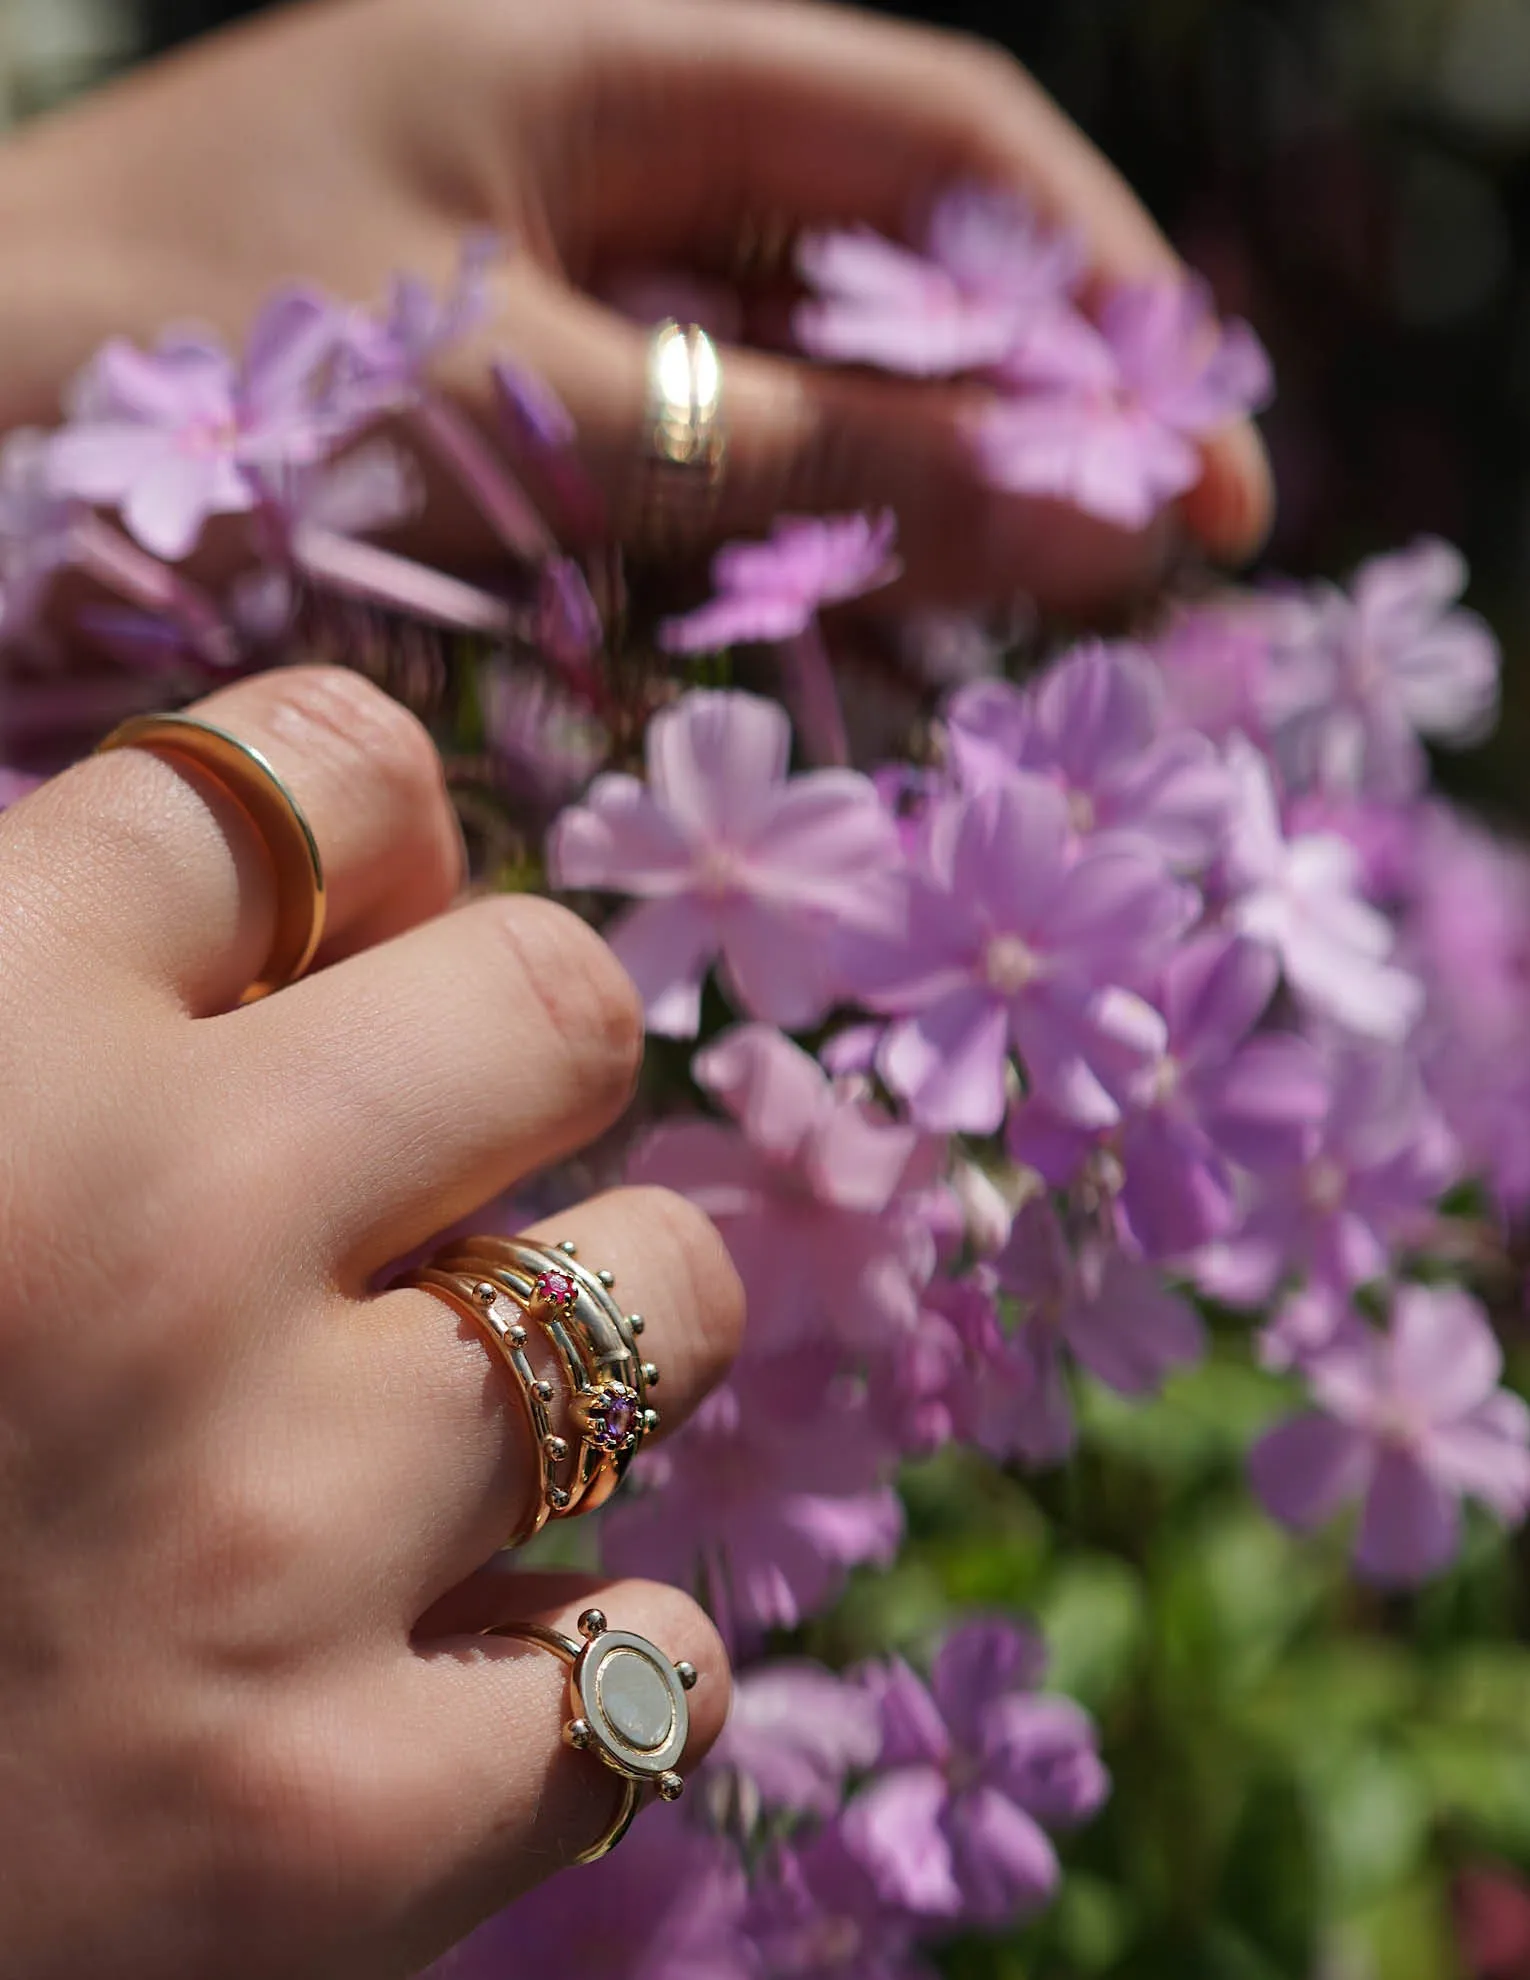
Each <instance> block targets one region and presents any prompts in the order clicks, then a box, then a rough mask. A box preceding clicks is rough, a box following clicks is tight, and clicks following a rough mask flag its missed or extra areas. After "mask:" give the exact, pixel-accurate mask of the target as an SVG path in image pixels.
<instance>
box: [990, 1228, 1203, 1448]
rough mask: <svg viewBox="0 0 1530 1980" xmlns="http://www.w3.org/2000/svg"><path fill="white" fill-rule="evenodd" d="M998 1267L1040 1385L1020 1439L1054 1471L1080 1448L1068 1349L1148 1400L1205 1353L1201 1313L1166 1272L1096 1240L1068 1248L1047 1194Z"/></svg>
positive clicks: (1109, 1380)
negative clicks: (1015, 1303)
mask: <svg viewBox="0 0 1530 1980" xmlns="http://www.w3.org/2000/svg"><path fill="white" fill-rule="evenodd" d="M994 1269H995V1271H996V1272H997V1273H998V1276H999V1284H1000V1285H1001V1286H1002V1287H1003V1288H1004V1290H1005V1291H1006V1292H1007V1293H1010V1294H1011V1295H1012V1296H1013V1297H1015V1298H1016V1299H1018V1300H1019V1301H1020V1304H1021V1325H1020V1335H1019V1339H1020V1342H1021V1345H1022V1346H1023V1348H1024V1350H1025V1352H1026V1354H1027V1355H1028V1356H1029V1358H1030V1361H1031V1365H1032V1371H1033V1382H1032V1389H1031V1394H1030V1396H1029V1397H1028V1398H1027V1400H1026V1403H1025V1407H1024V1410H1023V1412H1022V1414H1021V1415H1020V1417H1019V1419H1018V1421H1017V1423H1016V1426H1015V1442H1016V1445H1017V1447H1018V1448H1019V1449H1020V1451H1021V1452H1022V1453H1023V1454H1024V1455H1025V1456H1026V1457H1028V1458H1029V1459H1030V1460H1031V1462H1032V1463H1034V1464H1056V1463H1058V1462H1059V1461H1060V1460H1061V1459H1062V1458H1064V1457H1066V1456H1067V1455H1068V1453H1069V1452H1070V1451H1071V1450H1072V1448H1073V1444H1074V1440H1075V1434H1076V1433H1075V1429H1074V1422H1073V1410H1072V1405H1071V1404H1070V1402H1069V1399H1068V1391H1067V1386H1066V1382H1065V1380H1064V1361H1063V1351H1064V1349H1066V1350H1067V1351H1068V1352H1069V1353H1071V1354H1072V1355H1073V1356H1074V1357H1075V1358H1076V1359H1077V1360H1078V1361H1080V1362H1081V1363H1082V1364H1083V1366H1084V1367H1085V1368H1087V1369H1088V1370H1089V1372H1090V1374H1091V1375H1093V1376H1095V1377H1097V1379H1098V1380H1099V1381H1101V1382H1103V1383H1105V1384H1106V1386H1107V1387H1109V1388H1112V1389H1115V1390H1116V1391H1117V1392H1118V1393H1119V1394H1121V1395H1126V1396H1140V1395H1148V1394H1151V1393H1152V1392H1153V1391H1154V1390H1155V1389H1157V1388H1158V1387H1159V1385H1160V1384H1161V1383H1162V1382H1163V1380H1164V1378H1165V1376H1167V1375H1169V1374H1170V1373H1172V1372H1173V1370H1174V1369H1176V1368H1187V1367H1190V1366H1192V1365H1193V1364H1194V1363H1196V1362H1198V1361H1199V1360H1200V1358H1201V1356H1202V1354H1203V1353H1204V1352H1205V1347H1206V1336H1205V1329H1204V1328H1203V1327H1202V1325H1201V1321H1200V1316H1199V1315H1198V1314H1197V1313H1196V1311H1195V1309H1194V1308H1193V1307H1192V1306H1190V1305H1188V1304H1187V1303H1186V1301H1184V1300H1182V1299H1180V1298H1179V1297H1178V1296H1177V1295H1176V1294H1174V1293H1172V1292H1170V1291H1169V1289H1168V1287H1167V1286H1166V1285H1165V1284H1164V1282H1163V1275H1162V1273H1160V1272H1157V1271H1154V1270H1153V1269H1152V1268H1151V1267H1149V1266H1146V1265H1143V1264H1141V1263H1140V1262H1139V1261H1138V1260H1136V1259H1133V1258H1129V1257H1127V1256H1126V1255H1125V1253H1123V1252H1122V1251H1120V1250H1118V1249H1116V1248H1115V1247H1114V1246H1113V1245H1109V1244H1107V1243H1106V1242H1105V1241H1104V1240H1103V1239H1100V1238H1097V1237H1090V1238H1088V1239H1086V1240H1085V1241H1084V1242H1083V1243H1082V1244H1080V1246H1079V1247H1078V1250H1077V1252H1074V1251H1072V1250H1070V1249H1069V1246H1068V1241H1067V1239H1066V1237H1065V1236H1064V1234H1063V1229H1062V1226H1061V1224H1060V1223H1059V1222H1058V1219H1057V1213H1056V1211H1055V1210H1054V1209H1053V1208H1052V1205H1051V1203H1050V1202H1049V1201H1048V1200H1047V1199H1046V1198H1045V1197H1033V1198H1032V1199H1031V1201H1030V1202H1029V1203H1027V1204H1026V1205H1025V1206H1024V1208H1023V1209H1022V1210H1021V1211H1020V1214H1019V1215H1018V1216H1017V1217H1016V1218H1015V1223H1014V1229H1013V1231H1012V1232H1011V1234H1010V1240H1009V1243H1008V1244H1007V1245H1006V1246H1005V1248H1004V1250H1003V1251H1002V1252H1001V1253H1000V1254H999V1256H998V1258H997V1259H995V1261H994Z"/></svg>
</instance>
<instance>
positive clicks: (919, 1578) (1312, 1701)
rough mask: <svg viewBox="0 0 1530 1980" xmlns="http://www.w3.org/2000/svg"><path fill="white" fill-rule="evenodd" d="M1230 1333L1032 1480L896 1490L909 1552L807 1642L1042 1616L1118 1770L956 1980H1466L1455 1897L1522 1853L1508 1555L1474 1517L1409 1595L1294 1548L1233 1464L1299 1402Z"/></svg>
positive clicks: (834, 1645)
mask: <svg viewBox="0 0 1530 1980" xmlns="http://www.w3.org/2000/svg"><path fill="white" fill-rule="evenodd" d="M1242 1353H1243V1348H1242V1344H1241V1343H1237V1342H1234V1341H1231V1340H1228V1341H1227V1342H1226V1353H1225V1354H1222V1353H1217V1354H1214V1356H1213V1358H1212V1360H1211V1361H1210V1363H1209V1364H1208V1365H1207V1366H1206V1367H1205V1368H1204V1369H1202V1370H1201V1371H1199V1372H1198V1373H1196V1374H1194V1375H1191V1376H1188V1377H1185V1378H1182V1379H1180V1380H1178V1381H1176V1382H1175V1383H1173V1384H1172V1385H1171V1387H1170V1389H1169V1391H1168V1393H1167V1394H1166V1395H1164V1396H1163V1397H1162V1398H1161V1399H1159V1400H1158V1401H1156V1402H1153V1403H1150V1404H1144V1405H1134V1404H1130V1403H1126V1402H1123V1401H1122V1400H1121V1399H1119V1398H1117V1397H1114V1396H1111V1395H1108V1394H1105V1393H1103V1392H1099V1391H1093V1390H1090V1391H1086V1392H1085V1393H1084V1394H1083V1395H1082V1396H1081V1397H1080V1421H1081V1425H1082V1435H1081V1443H1080V1448H1079V1451H1078V1453H1077V1455H1076V1456H1075V1458H1074V1459H1073V1461H1072V1462H1071V1463H1070V1464H1069V1465H1068V1466H1066V1467H1065V1468H1063V1469H1061V1470H1059V1471H1057V1472H1055V1473H1052V1474H1049V1475H1044V1476H1042V1477H1041V1478H1039V1479H1037V1478H1028V1479H1025V1480H1021V1479H1020V1478H1019V1477H1011V1476H1007V1475H1005V1474H1004V1473H1002V1472H1000V1471H997V1470H996V1469H995V1468H994V1467H992V1466H990V1465H987V1464H985V1463H984V1462H983V1461H982V1460H981V1459H980V1458H977V1457H975V1456H974V1455H972V1454H971V1453H961V1454H944V1455H942V1456H941V1457H939V1458H937V1459H935V1460H932V1461H931V1462H929V1463H926V1464H922V1465H919V1466H916V1467H914V1468H913V1469H912V1470H911V1471H910V1472H909V1473H908V1475H907V1477H906V1479H905V1499H906V1503H907V1507H908V1515H909V1533H910V1538H909V1544H908V1546H907V1547H906V1548H905V1550H904V1553H903V1555H902V1557H901V1558H900V1559H899V1561H898V1563H897V1564H896V1566H895V1567H894V1568H893V1569H891V1570H890V1571H889V1572H887V1573H886V1574H880V1575H873V1574H866V1575H862V1576H860V1577H859V1578H858V1579H857V1580H856V1582H855V1583H854V1585H853V1586H852V1589H851V1591H850V1593H849V1595H848V1596H847V1598H846V1600H845V1601H844V1603H843V1604H842V1605H841V1606H840V1608H839V1610H838V1611H837V1612H836V1613H835V1614H834V1615H833V1616H832V1617H830V1618H828V1619H827V1620H826V1621H825V1622H823V1623H822V1624H820V1625H818V1626H816V1628H815V1629H814V1631H813V1632H812V1636H811V1647H812V1648H813V1649H814V1650H815V1651H816V1652H818V1653H819V1654H822V1655H825V1656H828V1657H830V1658H831V1659H832V1660H834V1661H836V1662H838V1661H843V1660H846V1659H849V1658H854V1657H857V1656H860V1655H864V1654H866V1652H867V1651H868V1650H869V1649H870V1648H871V1646H872V1645H873V1644H874V1643H876V1642H879V1641H880V1642H882V1643H886V1642H889V1641H890V1642H893V1643H895V1644H897V1645H898V1646H899V1647H900V1648H902V1649H903V1650H905V1651H906V1652H908V1653H909V1654H911V1655H915V1656H917V1655H919V1654H920V1653H921V1651H922V1650H923V1649H924V1648H925V1646H926V1645H927V1644H928V1642H929V1641H930V1640H931V1639H932V1638H933V1637H934V1636H935V1635H936V1634H937V1633H938V1631H939V1630H940V1629H941V1628H942V1627H943V1626H944V1625H945V1624H946V1623H947V1622H948V1621H949V1619H950V1617H951V1616H952V1614H953V1613H956V1612H968V1611H972V1610H974V1609H1000V1610H1005V1611H1010V1612H1015V1613H1030V1614H1032V1615H1034V1616H1035V1617H1036V1618H1037V1619H1038V1620H1039V1621H1040V1622H1041V1623H1042V1624H1043V1626H1044V1627H1045V1629H1046V1632H1047V1635H1048V1639H1049V1643H1050V1646H1051V1652H1052V1662H1051V1680H1050V1681H1051V1682H1052V1683H1053V1684H1054V1685H1056V1686H1057V1688H1059V1689H1061V1690H1065V1691H1067V1692H1069V1693H1071V1694H1072V1695H1074V1696H1076V1697H1078V1698H1079V1699H1081V1700H1082V1701H1083V1702H1084V1703H1085V1704H1086V1705H1087V1706H1088V1707H1089V1708H1090V1710H1091V1711H1092V1712H1094V1713H1095V1715H1096V1716H1097V1718H1098V1720H1099V1723H1100V1727H1101V1733H1102V1738H1103V1743H1104V1748H1105V1753H1106V1757H1107V1759H1108V1761H1109V1764H1110V1767H1111V1771H1112V1774H1113V1777H1114V1782H1115V1787H1114V1793H1113V1795H1112V1797H1111V1801H1110V1803H1109V1805H1108V1806H1107V1808H1106V1810H1105V1811H1104V1813H1103V1814H1102V1815H1101V1816H1100V1817H1099V1819H1098V1820H1097V1821H1095V1822H1094V1823H1093V1824H1091V1825H1090V1826H1089V1827H1088V1828H1086V1829H1085V1830H1084V1831H1083V1832H1082V1833H1081V1834H1079V1835H1078V1836H1077V1837H1075V1838H1073V1839H1072V1840H1071V1842H1070V1843H1068V1844H1067V1845H1065V1850H1064V1854H1065V1857H1066V1860H1067V1878H1066V1881H1065V1885H1064V1889H1063V1892H1062V1896H1061V1898H1060V1900H1059V1902H1058V1903H1057V1904H1056V1905H1055V1906H1054V1907H1053V1909H1052V1910H1051V1911H1050V1912H1049V1913H1047V1915H1046V1916H1045V1917H1043V1918H1041V1919H1039V1920H1037V1921H1035V1922H1034V1923H1033V1924H1031V1925H1029V1926H1026V1927H1022V1928H1021V1929H1019V1930H1017V1931H1015V1932H1013V1933H1012V1934H1010V1935H1009V1936H1007V1937H1005V1938H1002V1939H999V1940H994V1939H990V1938H981V1937H977V1936H973V1937H971V1938H966V1939H963V1940H960V1941H958V1942H956V1943H954V1944H952V1945H949V1946H947V1947H944V1948H942V1949H941V1952H940V1955H939V1959H940V1966H941V1970H942V1972H943V1973H944V1974H945V1975H947V1976H948V1980H1313V1976H1314V1975H1317V1974H1323V1975H1343V1976H1346V1977H1347V1976H1350V1975H1354V1976H1356V1980H1458V1975H1459V1968H1458V1965H1457V1963H1456V1955H1455V1950H1454V1943H1453V1937H1452V1931H1451V1910H1450V1891H1451V1884H1452V1880H1453V1877H1454V1875H1455V1873H1456V1871H1457V1870H1458V1869H1459V1868H1460V1867H1461V1866H1463V1865H1465V1864H1469V1863H1476V1862H1483V1861H1493V1862H1497V1863H1502V1864H1506V1865H1508V1866H1510V1867H1520V1868H1523V1869H1525V1870H1527V1871H1530V1649H1527V1647H1526V1644H1525V1642H1524V1641H1523V1637H1524V1633H1525V1632H1524V1597H1523V1594H1522V1592H1521V1589H1522V1583H1523V1573H1522V1570H1521V1569H1520V1567H1519V1565H1518V1563H1517V1562H1516V1559H1515V1555H1514V1550H1513V1543H1512V1542H1511V1541H1509V1540H1507V1539H1505V1537H1504V1536H1503V1535H1502V1534H1500V1533H1499V1532H1498V1531H1497V1530H1496V1529H1495V1528H1494V1527H1492V1525H1491V1524H1490V1523H1489V1522H1487V1521H1486V1520H1483V1521H1480V1522H1474V1523H1473V1525H1472V1527H1471V1530H1470V1532H1469V1535H1468V1542H1467V1546H1466V1548H1465V1550H1464V1553H1463V1558H1462V1561H1461V1563H1460V1565H1459V1566H1458V1567H1457V1568H1456V1569H1455V1570H1454V1571H1453V1573H1452V1574H1451V1575H1450V1576H1449V1577H1447V1578H1446V1579H1445V1580H1444V1581H1442V1582H1441V1583H1440V1584H1439V1585H1437V1586H1436V1587H1434V1588H1432V1589H1430V1590H1427V1591H1424V1592H1423V1593H1422V1594H1420V1595H1419V1596H1417V1597H1415V1598H1409V1599H1399V1598H1395V1597H1382V1596H1380V1595H1378V1594H1376V1593H1375V1592H1373V1591H1368V1590H1367V1589H1365V1588H1364V1587H1363V1586H1362V1585H1360V1584H1358V1583H1356V1581H1355V1580H1354V1578H1353V1576H1352V1574H1351V1572H1350V1569H1349V1565H1348V1545H1347V1543H1348V1538H1349V1536H1348V1535H1347V1534H1346V1533H1344V1532H1342V1531H1336V1532H1334V1533H1332V1534H1327V1535H1322V1536H1319V1537H1317V1538H1314V1539H1309V1540H1298V1539H1294V1538H1292V1537H1291V1536H1290V1535H1288V1534H1286V1533H1284V1532H1282V1531H1281V1530H1279V1529H1278V1528H1276V1527H1274V1526H1272V1525H1271V1524H1270V1523H1269V1522H1268V1521H1267V1520H1265V1519H1264V1518H1263V1516H1262V1515H1261V1514H1260V1512H1259V1511H1258V1509H1257V1508H1256V1507H1255V1506H1254V1505H1253V1503H1252V1502H1251V1500H1250V1497H1249V1494H1248V1490H1247V1487H1246V1484H1245V1482H1244V1478H1243V1471H1242V1465H1243V1457H1244V1454H1245V1452H1246V1450H1247V1447H1248V1444H1249V1442H1250V1440H1251V1439H1252V1438H1253V1437H1254V1436H1255V1435H1257V1434H1258V1431H1259V1429H1260V1428H1261V1427H1262V1426H1263V1425H1264V1424H1265V1423H1266V1422H1268V1421H1269V1420H1270V1419H1271V1418H1272V1417H1273V1416H1275V1415H1278V1414H1279V1413H1280V1412H1281V1410H1282V1409H1283V1408H1285V1407H1287V1406H1288V1403H1289V1399H1290V1398H1289V1392H1288V1391H1287V1389H1286V1388H1285V1385H1283V1384H1282V1383H1280V1382H1279V1381H1277V1380H1274V1379H1272V1378H1269V1377H1266V1376H1263V1375H1260V1374H1258V1373H1257V1372H1255V1371H1252V1370H1251V1369H1250V1368H1249V1366H1248V1364H1247V1360H1246V1358H1244V1359H1241V1360H1240V1359H1239V1358H1238V1356H1239V1355H1240V1354H1242Z"/></svg>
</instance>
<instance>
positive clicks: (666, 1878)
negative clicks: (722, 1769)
mask: <svg viewBox="0 0 1530 1980" xmlns="http://www.w3.org/2000/svg"><path fill="white" fill-rule="evenodd" d="M745 1899H746V1892H745V1881H744V1872H743V1868H742V1866H741V1864H740V1863H739V1860H738V1857H737V1854H736V1853H735V1851H734V1850H733V1849H732V1848H731V1846H730V1845H729V1844H728V1843H726V1842H724V1841H723V1840H722V1838H721V1837H719V1836H713V1835H709V1834H707V1833H706V1832H705V1831H704V1830H702V1829H699V1828H697V1827H695V1826H694V1825H693V1824H692V1823H690V1822H688V1821H687V1819H686V1816H685V1815H684V1814H683V1813H682V1812H681V1811H680V1810H678V1809H669V1808H651V1809H649V1810H647V1811H646V1812H645V1813H644V1814H643V1815H642V1816H641V1817H640V1818H639V1820H638V1821H637V1822H636V1823H635V1824H634V1826H633V1828H632V1830H631V1832H630V1834H629V1835H628V1836H627V1837H626V1839H625V1841H624V1842H623V1843H622V1846H621V1848H620V1849H618V1850H615V1851H613V1852H612V1854H611V1855H610V1856H606V1857H603V1858H602V1859H601V1860H600V1862H599V1863H597V1864H594V1865H592V1866H590V1867H589V1868H587V1869H582V1870H565V1871H563V1872H562V1873H561V1874H560V1875H558V1876H556V1877H552V1878H550V1879H549V1880H548V1881H547V1882H546V1883H545V1884H541V1885H539V1886H538V1888H537V1889H536V1890H534V1891H531V1892H530V1893H529V1894H528V1895H527V1896H525V1897H523V1898H519V1899H517V1901H516V1902H515V1903H514V1904H512V1905H511V1906H510V1907H509V1909H508V1910H506V1911H502V1912H500V1914H499V1915H498V1917H496V1918H491V1919H490V1920H489V1922H488V1924H486V1925H482V1926H480V1927H479V1929H478V1930H477V1931H476V1932H474V1933H473V1935H472V1937H471V1938H468V1939H464V1940H463V1942H462V1944H461V1945H459V1946H457V1947H456V1948H455V1949H454V1950H453V1951H451V1952H449V1953H448V1954H447V1955H446V1957H445V1958H444V1959H441V1960H438V1961H437V1963H436V1964H435V1965H434V1966H432V1967H431V1968H430V1970H429V1976H428V1980H505V1976H506V1975H507V1974H512V1973H535V1974H539V1975H548V1976H551V1975H553V1974H568V1975H569V1976H571V1980H572V1976H573V1975H576V1974H577V1975H579V1976H581V1980H582V1976H585V1975H589V1976H592V1977H593V1976H594V1975H597V1974H598V1975H599V1976H600V1980H755V1968H754V1966H753V1965H752V1964H751V1963H750V1961H749V1959H748V1956H747V1949H746V1947H745V1944H744V1942H743V1941H742V1940H741V1938H740V1936H739V1928H740V1925H741V1923H742V1919H743V1913H744V1904H745Z"/></svg>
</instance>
